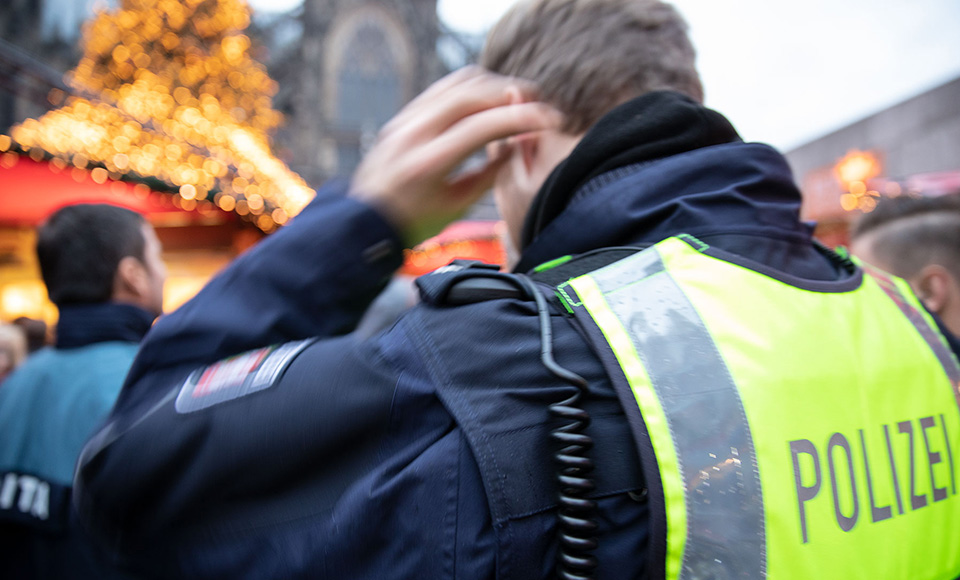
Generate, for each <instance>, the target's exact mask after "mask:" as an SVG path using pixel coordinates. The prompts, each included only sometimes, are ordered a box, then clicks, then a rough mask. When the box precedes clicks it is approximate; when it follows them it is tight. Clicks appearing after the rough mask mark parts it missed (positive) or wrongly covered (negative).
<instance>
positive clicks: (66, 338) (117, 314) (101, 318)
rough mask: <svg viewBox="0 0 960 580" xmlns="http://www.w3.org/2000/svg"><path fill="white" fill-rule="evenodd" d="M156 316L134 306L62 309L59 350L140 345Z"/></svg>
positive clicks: (84, 306)
mask: <svg viewBox="0 0 960 580" xmlns="http://www.w3.org/2000/svg"><path fill="white" fill-rule="evenodd" d="M153 319H154V316H153V315H152V314H150V313H149V312H147V311H146V310H144V309H142V308H139V307H137V306H133V305H132V304H119V303H116V302H103V303H100V304H72V305H64V306H61V307H60V320H59V322H58V323H57V348H77V347H81V346H87V345H90V344H94V343H98V342H108V341H124V342H140V339H142V338H143V336H144V335H145V334H146V333H147V331H148V330H150V326H151V325H152V324H153Z"/></svg>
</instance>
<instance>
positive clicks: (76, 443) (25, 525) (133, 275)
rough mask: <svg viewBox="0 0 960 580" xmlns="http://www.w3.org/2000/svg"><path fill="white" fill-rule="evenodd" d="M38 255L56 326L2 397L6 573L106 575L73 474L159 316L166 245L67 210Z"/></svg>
mask: <svg viewBox="0 0 960 580" xmlns="http://www.w3.org/2000/svg"><path fill="white" fill-rule="evenodd" d="M37 255H38V259H39V263H40V271H41V274H42V277H43V281H44V283H45V285H46V287H47V292H48V294H49V296H50V300H51V301H52V302H53V303H54V304H56V305H57V307H58V309H59V313H60V318H59V322H58V324H57V333H56V344H55V345H54V346H53V347H48V348H43V349H41V350H39V351H37V352H36V353H34V354H32V355H31V356H30V357H29V358H28V359H27V360H26V362H24V364H23V365H21V366H20V367H19V368H18V369H17V370H16V371H15V372H14V373H13V374H12V375H11V376H10V377H9V378H8V379H7V381H5V382H4V384H3V388H2V389H0V570H2V571H3V574H2V575H3V576H4V577H5V578H106V577H111V574H112V572H111V567H110V566H109V565H108V564H106V563H105V562H104V561H103V560H102V558H101V556H100V554H99V553H97V552H96V551H95V550H94V549H93V548H92V544H91V543H90V542H89V540H88V539H87V538H86V536H85V535H84V534H83V532H82V530H80V529H79V528H78V527H77V526H76V520H75V517H74V514H73V513H72V512H71V510H70V492H71V487H72V484H73V471H74V466H75V464H76V461H77V457H78V456H79V455H80V450H81V449H82V448H83V445H84V443H86V441H87V439H88V438H89V437H90V436H91V435H92V434H93V432H94V430H95V429H96V428H97V426H98V425H99V424H100V423H101V422H102V421H103V419H104V418H105V417H106V416H107V414H108V413H109V411H110V408H111V407H112V406H113V403H114V401H115V400H116V398H117V394H118V393H119V392H120V387H121V386H122V385H123V380H124V377H125V376H126V374H127V371H128V370H129V368H130V364H131V363H132V362H133V358H134V355H135V354H136V352H137V348H138V347H139V342H140V339H141V338H143V336H144V335H145V334H146V333H147V330H149V329H150V325H151V324H152V323H153V320H154V318H156V317H157V316H158V315H159V314H160V313H161V311H162V299H163V283H164V279H165V278H166V269H165V267H164V265H163V262H162V260H161V257H160V242H159V241H158V240H157V236H156V234H155V233H154V231H153V228H152V227H150V225H149V224H147V223H146V221H144V219H143V218H142V217H141V216H140V215H139V214H137V213H135V212H133V211H130V210H128V209H124V208H120V207H114V206H110V205H99V204H82V205H72V206H67V207H64V208H62V209H60V210H58V211H57V212H55V213H54V214H53V215H51V216H50V218H49V219H47V221H46V222H45V223H44V224H43V225H41V226H40V228H39V229H38V231H37Z"/></svg>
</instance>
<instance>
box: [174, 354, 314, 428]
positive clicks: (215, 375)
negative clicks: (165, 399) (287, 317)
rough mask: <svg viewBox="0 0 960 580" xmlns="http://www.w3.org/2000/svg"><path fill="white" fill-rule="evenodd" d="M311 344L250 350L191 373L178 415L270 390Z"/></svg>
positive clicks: (180, 402)
mask: <svg viewBox="0 0 960 580" xmlns="http://www.w3.org/2000/svg"><path fill="white" fill-rule="evenodd" d="M313 341H314V339H312V338H310V339H307V340H300V341H297V342H288V343H286V344H280V345H274V346H268V347H266V348H261V349H258V350H251V351H249V352H245V353H242V354H238V355H236V356H232V357H230V358H226V359H224V360H222V361H220V362H217V363H214V364H212V365H210V366H208V367H204V368H202V369H198V370H196V371H194V372H193V373H191V374H190V376H189V377H187V380H186V381H185V382H184V383H183V386H182V387H181V388H180V394H179V395H177V402H176V404H175V408H176V410H177V412H178V413H192V412H193V411H199V410H200V409H206V408H207V407H210V406H212V405H216V404H217V403H222V402H224V401H230V400H232V399H237V398H240V397H243V396H245V395H249V394H250V393H255V392H257V391H262V390H264V389H267V388H270V387H272V386H273V385H274V384H275V383H276V382H277V379H279V378H280V375H281V374H283V371H284V370H285V369H286V368H287V365H289V364H290V362H291V361H292V360H293V359H294V357H296V356H297V355H298V354H300V352H301V351H302V350H303V349H305V348H306V347H307V346H308V345H310V344H311V343H312V342H313Z"/></svg>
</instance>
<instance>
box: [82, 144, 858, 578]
mask: <svg viewBox="0 0 960 580" xmlns="http://www.w3.org/2000/svg"><path fill="white" fill-rule="evenodd" d="M341 193H342V192H341V191H340V190H338V189H337V188H335V187H331V188H328V189H325V190H322V191H321V192H320V193H319V194H318V197H317V199H316V200H315V201H313V202H312V203H311V204H310V205H309V206H308V207H307V208H306V209H305V210H304V211H303V212H302V213H301V214H300V215H299V216H297V217H296V218H295V219H294V220H292V222H291V223H290V224H289V225H288V226H287V227H285V228H284V229H282V230H281V231H279V232H278V233H277V234H275V235H273V236H271V237H270V238H269V239H267V240H265V241H264V242H263V243H261V244H260V245H259V246H257V247H256V248H254V249H253V250H251V251H250V252H248V253H247V254H246V255H244V256H242V257H241V258H239V259H238V260H237V261H236V262H235V263H234V264H232V265H231V266H230V267H229V268H227V269H226V270H225V271H224V272H223V273H221V274H220V275H219V276H218V277H216V278H215V279H214V280H213V281H212V282H211V283H210V284H209V285H208V286H207V287H206V288H205V289H204V290H203V291H202V292H201V293H200V294H199V295H198V296H197V297H196V298H195V299H194V300H192V301H191V302H189V303H188V304H186V305H185V306H184V307H183V308H181V309H180V310H178V311H177V312H174V313H173V314H171V315H169V316H167V317H165V318H163V319H162V320H160V321H159V322H158V323H157V324H156V325H155V327H154V329H153V330H152V331H151V333H150V334H149V335H148V337H147V340H146V342H145V343H144V346H143V349H142V350H141V353H140V355H139V357H138V359H137V360H136V362H135V364H134V368H133V370H132V371H131V375H130V377H129V380H128V383H127V385H126V386H125V388H124V391H123V393H122V395H121V398H120V400H119V402H118V405H117V407H116V409H115V411H114V413H113V416H112V420H111V422H110V424H109V425H108V426H107V427H106V428H105V429H104V430H103V431H102V432H101V433H100V434H98V435H97V436H96V437H95V438H94V439H93V440H92V441H91V443H90V445H89V446H88V447H87V449H86V450H85V453H84V456H83V457H82V460H81V464H80V466H79V471H78V479H77V481H76V490H77V493H76V501H77V505H78V508H79V510H80V512H81V514H82V516H83V517H84V519H85V521H86V523H87V524H88V525H89V526H90V527H91V528H92V529H93V530H94V531H95V532H96V533H97V534H98V536H99V537H100V539H101V541H102V542H103V543H104V545H105V546H108V547H109V548H110V549H111V550H112V551H113V553H114V554H115V555H116V556H117V557H118V558H121V559H123V560H125V561H127V562H128V563H132V564H134V565H138V566H139V567H140V569H141V570H142V571H143V573H144V574H146V575H148V576H156V577H172V576H178V577H180V576H182V577H190V578H200V577H211V578H518V579H531V578H548V577H551V576H552V574H553V570H554V567H555V565H554V562H555V557H556V550H557V544H556V539H555V531H556V508H557V499H556V498H557V495H558V489H557V485H556V483H555V474H556V465H555V464H554V462H553V459H552V454H553V453H554V451H555V449H554V448H553V446H552V444H551V443H550V440H549V432H550V430H551V429H553V428H555V427H556V426H557V424H556V422H555V421H554V420H553V419H552V418H551V416H550V415H549V413H548V410H547V407H548V405H550V404H551V403H554V402H557V401H559V400H561V399H563V398H564V397H565V396H567V395H568V394H569V393H570V387H568V386H565V385H564V384H562V383H559V382H558V381H557V380H556V379H555V378H554V377H553V376H552V375H551V374H550V373H549V372H547V371H546V369H545V368H544V367H543V365H542V364H541V362H540V358H539V353H540V329H539V324H538V321H537V317H536V308H535V307H534V306H533V304H531V303H530V302H527V301H523V300H520V299H515V298H502V299H497V300H487V301H481V302H477V303H474V304H468V305H463V306H457V307H452V306H447V305H444V304H442V303H440V302H441V300H440V299H439V298H438V292H437V291H436V290H437V288H441V287H443V285H444V277H445V276H449V275H450V274H444V273H437V274H431V275H428V276H426V277H425V278H424V279H423V280H422V281H421V287H422V289H423V291H424V292H423V293H424V302H423V303H422V304H421V305H419V306H417V307H415V308H414V309H412V310H411V311H410V312H408V313H407V314H406V315H405V316H403V317H402V318H401V319H400V320H399V321H398V322H397V323H396V324H395V325H394V326H393V327H392V328H391V329H389V330H387V331H385V332H384V333H382V334H379V335H377V336H375V337H373V338H371V339H363V340H361V339H357V338H355V337H353V336H340V335H344V334H345V333H347V332H348V331H349V330H350V329H351V328H352V327H353V325H355V324H356V322H357V320H358V319H359V317H360V316H361V314H362V313H363V311H364V308H365V307H366V305H368V304H369V302H370V301H371V300H372V299H373V298H374V296H375V295H376V293H377V291H378V290H379V289H380V288H381V287H382V286H383V284H384V283H385V282H386V281H387V279H388V278H389V276H390V275H391V274H392V272H393V271H394V270H395V269H396V268H397V267H398V266H399V264H400V262H401V253H400V245H399V241H398V238H397V236H396V234H395V232H394V231H393V230H392V229H391V228H390V227H389V226H388V225H387V224H386V223H385V222H384V221H383V220H382V219H381V217H380V216H379V215H378V214H377V213H375V212H374V211H373V210H371V209H370V208H368V207H366V206H364V205H362V204H360V203H359V202H356V201H353V200H351V199H348V198H344V197H342V195H341ZM799 208H800V195H799V192H798V191H797V189H796V187H795V186H794V185H793V183H792V179H791V176H790V172H789V169H788V167H787V165H786V162H785V161H784V159H783V158H782V157H781V156H780V155H779V154H778V153H776V152H775V151H774V150H772V149H771V148H769V147H767V146H764V145H759V144H744V143H740V142H730V143H725V144H719V145H713V146H706V147H700V148H697V149H694V150H691V151H687V152H682V153H679V154H674V155H670V156H667V157H665V158H662V159H657V160H651V161H645V162H640V163H632V164H627V165H625V166H621V167H618V168H616V169H615V170H611V171H607V172H603V173H601V174H600V175H599V176H596V177H593V178H590V179H589V180H587V182H585V183H584V184H582V185H579V186H578V187H577V192H576V194H575V195H574V196H573V197H572V199H570V200H569V201H568V203H567V206H566V208H565V209H564V210H563V211H562V212H561V213H559V215H557V216H556V217H554V218H553V219H552V220H551V221H550V223H549V224H547V225H546V227H545V228H543V229H542V231H539V232H538V233H537V235H536V236H535V238H534V239H533V241H532V243H530V245H529V246H528V247H527V248H525V250H524V253H523V259H522V261H521V265H522V267H523V268H529V267H532V266H535V265H536V264H539V263H540V262H543V261H546V260H549V259H553V258H556V257H559V256H562V255H565V254H576V253H582V252H588V251H590V250H594V249H597V248H603V247H608V246H624V245H629V246H642V245H647V244H651V243H655V242H657V241H659V240H661V239H663V238H665V237H667V236H670V235H674V234H679V233H682V232H686V233H690V234H692V235H695V236H697V237H700V238H701V239H703V240H704V241H706V242H707V243H709V244H711V245H712V246H716V247H720V248H722V249H725V250H727V251H730V252H734V253H737V254H740V255H741V256H742V257H744V258H746V262H747V263H755V264H756V265H757V267H758V268H764V267H765V268H774V269H777V270H780V271H784V272H787V273H790V274H792V275H795V276H798V277H800V278H806V279H813V280H830V279H837V278H840V277H842V276H844V275H845V274H843V270H842V269H841V268H839V267H838V266H837V264H836V263H835V261H832V260H831V259H830V257H829V256H828V255H827V254H826V253H825V252H823V251H821V250H819V249H818V248H817V247H816V246H815V245H814V244H813V243H812V241H811V231H810V227H809V226H807V225H804V224H802V223H800V221H799ZM552 322H553V331H554V336H553V342H554V356H555V358H556V360H557V361H558V362H560V363H561V364H562V365H564V366H566V367H568V368H569V369H571V370H573V371H575V372H577V373H579V374H580V375H582V376H583V377H585V378H586V379H587V380H588V382H589V385H590V387H589V388H590V396H589V397H587V398H586V400H585V403H584V404H585V407H586V409H587V411H588V412H589V413H590V415H591V417H592V423H591V425H590V427H589V428H588V433H589V434H590V435H591V436H592V437H593V438H594V440H595V441H596V445H597V447H596V449H595V450H594V452H593V453H594V460H595V463H596V471H595V474H594V475H595V479H596V482H597V490H596V492H595V493H594V497H596V498H597V500H598V509H597V520H598V523H599V533H598V536H599V542H600V545H599V548H598V549H597V551H596V554H597V556H598V558H599V562H600V565H599V568H598V570H597V577H598V578H618V579H619V578H637V577H643V575H644V572H645V570H647V569H648V562H647V561H646V557H647V555H648V554H649V553H650V552H651V551H652V550H650V549H649V548H650V546H649V545H648V542H649V532H648V525H647V522H648V521H649V518H650V517H651V514H650V513H649V510H648V505H647V502H646V497H645V487H646V486H645V482H644V479H643V475H642V474H641V471H640V467H639V458H638V452H637V447H636V445H635V443H634V442H633V440H632V438H631V434H630V431H629V428H628V426H627V422H626V419H625V417H624V414H623V410H622V408H621V407H620V404H619V402H618V400H617V397H616V394H615V393H614V390H613V387H612V386H611V384H610V381H609V379H608V378H607V377H606V375H605V372H604V370H603V368H602V366H601V364H600V362H599V360H598V359H597V357H596V356H595V355H594V353H593V352H591V350H590V348H589V347H588V346H587V344H586V342H585V341H584V339H583V338H582V337H581V335H580V334H579V333H578V331H577V330H576V329H575V328H574V326H573V325H572V324H571V321H570V319H569V318H567V317H565V316H564V315H563V314H562V312H561V310H559V309H557V310H555V311H554V312H553V315H552ZM310 337H320V338H319V339H318V340H316V341H314V342H311V343H309V344H308V346H306V347H305V348H303V349H302V350H301V351H300V352H299V354H298V355H296V356H295V358H293V360H292V362H290V363H289V366H287V367H286V368H285V371H284V372H283V373H282V374H281V375H280V376H279V378H278V379H276V380H275V381H273V382H271V384H270V385H269V386H268V387H266V388H262V389H260V390H251V389H247V390H245V391H236V393H235V394H237V395H240V394H242V393H246V394H242V396H237V397H236V398H232V399H229V400H225V401H223V402H220V403H217V404H213V405H211V406H207V407H204V408H202V409H197V410H189V409H183V408H181V410H179V411H178V405H179V403H178V402H177V400H178V399H181V400H183V396H184V395H183V394H182V392H187V394H189V392H190V391H189V390H186V391H185V389H184V387H183V386H184V385H185V384H186V385H191V384H193V383H192V382H191V381H193V382H196V380H200V381H201V382H202V375H203V371H200V372H199V373H198V374H192V373H194V372H195V371H197V369H203V368H204V367H207V366H208V365H211V364H214V363H216V361H218V360H220V359H223V358H225V357H230V356H231V355H236V354H238V353H242V352H244V351H248V350H250V349H259V348H262V347H265V346H267V345H270V344H274V343H284V342H288V341H298V340H304V339H308V338H310ZM240 360H247V359H240ZM222 368H224V366H223V365H221V366H219V367H214V369H215V370H216V369H222ZM214 374H215V373H214ZM191 376H193V379H190V377H191ZM197 377H201V378H199V379H198V378H197Z"/></svg>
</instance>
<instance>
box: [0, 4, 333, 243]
mask: <svg viewBox="0 0 960 580" xmlns="http://www.w3.org/2000/svg"><path fill="white" fill-rule="evenodd" d="M249 24H250V13H249V8H248V7H247V6H246V4H245V2H243V1H242V0H121V1H120V6H119V8H118V9H117V10H115V11H112V12H100V13H98V14H97V16H96V17H95V18H94V19H93V20H92V21H91V22H90V24H88V26H87V27H86V28H85V30H84V34H83V40H82V42H83V57H82V59H81V61H80V63H79V64H78V65H77V67H76V69H75V70H74V71H73V72H72V73H71V74H70V75H69V77H68V82H69V84H70V86H71V87H72V88H73V89H74V90H75V92H76V94H75V95H73V96H70V97H68V98H67V99H66V102H65V103H64V104H63V105H62V106H61V107H60V108H58V109H55V110H53V111H50V112H49V113H47V114H45V115H43V116H42V117H40V118H39V119H28V120H26V121H24V122H23V123H21V124H20V125H18V126H16V127H14V128H13V129H12V131H11V137H12V138H13V143H11V144H9V145H8V146H13V145H15V146H18V147H19V148H20V149H21V150H22V151H24V152H25V153H27V154H32V155H37V156H44V155H46V156H52V157H53V158H54V160H61V162H65V163H67V164H68V165H72V166H73V167H76V168H80V169H90V168H95V167H96V168H102V169H103V171H104V172H105V173H99V172H98V174H97V176H98V177H103V178H106V177H111V178H114V179H133V180H136V179H137V177H138V176H139V177H141V178H150V179H159V180H161V181H163V182H165V183H167V184H168V185H169V186H171V189H172V190H174V191H175V192H176V194H175V195H178V196H179V199H178V202H179V203H178V205H180V206H184V207H190V206H191V205H195V204H196V203H197V202H202V201H205V200H208V201H211V202H213V203H216V204H217V205H218V206H219V207H220V208H221V209H222V210H224V211H236V212H237V213H238V214H240V215H241V216H243V217H244V218H245V219H248V220H250V221H252V222H253V223H255V224H256V225H257V226H258V227H259V228H260V229H262V230H264V231H266V232H270V231H272V230H273V229H275V228H276V226H278V225H283V224H284V223H285V222H286V221H287V220H288V219H289V218H290V217H292V216H295V215H296V214H297V213H299V212H300V210H301V209H302V208H303V207H304V206H305V205H306V204H307V203H308V202H309V201H310V199H312V198H313V196H314V191H313V190H312V189H311V188H310V187H309V186H307V184H306V183H305V182H304V181H303V179H302V178H300V176H298V175H297V174H296V173H294V172H293V171H291V170H290V169H289V168H288V167H287V166H286V165H285V164H284V163H283V162H281V161H280V160H279V159H277V158H276V157H275V156H274V155H273V154H272V153H271V150H270V140H269V134H270V133H271V132H272V131H273V130H275V129H276V128H277V126H278V125H279V124H280V123H281V121H282V116H281V115H280V113H278V112H277V111H275V110H273V108H272V107H271V97H272V96H273V95H274V94H275V93H276V91H277V85H276V83H275V82H274V81H273V80H271V79H270V77H269V76H268V75H267V73H266V70H265V69H264V67H263V66H262V65H261V64H259V63H257V62H256V61H254V60H253V59H252V58H250V55H249V50H250V39H249V38H248V37H247V36H245V35H244V34H243V31H244V30H245V29H246V28H247V26H249ZM5 149H6V148H5Z"/></svg>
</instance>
